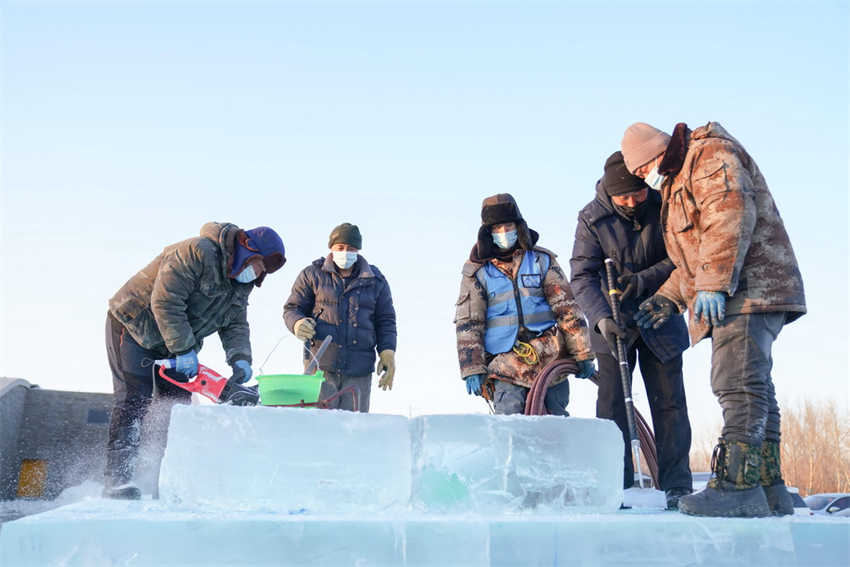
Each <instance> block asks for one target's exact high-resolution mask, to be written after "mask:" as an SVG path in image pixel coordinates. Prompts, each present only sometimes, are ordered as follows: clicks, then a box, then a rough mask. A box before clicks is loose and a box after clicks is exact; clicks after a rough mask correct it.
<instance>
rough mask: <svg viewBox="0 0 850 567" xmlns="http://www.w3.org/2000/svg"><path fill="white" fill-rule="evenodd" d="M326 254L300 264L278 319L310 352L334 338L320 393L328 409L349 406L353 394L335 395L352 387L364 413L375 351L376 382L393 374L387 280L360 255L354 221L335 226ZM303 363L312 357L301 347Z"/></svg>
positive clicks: (385, 384)
mask: <svg viewBox="0 0 850 567" xmlns="http://www.w3.org/2000/svg"><path fill="white" fill-rule="evenodd" d="M328 247H329V248H330V254H328V256H327V257H324V258H319V259H318V260H316V261H314V262H313V263H312V264H310V265H309V266H307V267H306V268H304V270H302V271H301V273H300V274H298V278H297V279H296V280H295V283H294V284H293V285H292V294H291V295H290V296H289V299H288V300H287V301H286V305H284V307H283V319H284V322H285V323H286V326H287V328H288V329H289V330H290V331H292V332H293V333H294V334H295V336H296V337H298V338H299V339H301V340H303V341H306V342H307V344H308V346H309V347H310V349H311V352H312V353H314V354H315V352H316V351H317V350H318V347H319V345H320V344H321V342H322V341H323V340H324V339H325V337H328V336H330V337H333V342H332V343H331V346H330V348H328V350H327V351H325V353H324V355H322V358H321V360H320V361H319V368H321V370H322V371H323V372H324V376H325V381H324V382H323V384H322V390H321V393H320V397H321V398H322V399H329V398H330V399H332V400H333V401H332V402H331V407H333V408H337V409H344V410H354V409H355V405H354V396H352V395H349V394H345V395H340V396H339V397H337V394H339V393H341V392H343V391H344V390H347V389H348V388H349V386H353V387H354V389H355V390H356V391H357V392H358V400H357V402H358V403H357V406H356V409H357V410H359V411H361V412H368V411H369V398H370V393H371V384H372V370H373V368H375V354H376V352H377V353H378V358H379V360H378V364H377V369H376V370H377V372H378V373H379V374H380V375H381V378H380V380H379V381H378V386H379V387H380V388H381V389H383V390H386V389H392V386H393V378H394V376H395V350H396V322H395V309H394V308H393V298H392V295H391V294H390V286H389V284H388V283H387V280H386V278H384V275H383V274H381V272H380V271H379V270H378V268H377V267H376V266H373V265H371V264H369V262H367V261H366V258H364V257H363V256H361V255H360V250H361V249H362V248H363V239H362V237H361V235H360V229H358V228H357V226H356V225H352V224H349V223H343V224H341V225H339V226H338V227H336V228H334V229H333V231H332V232H331V235H330V239H329V242H328ZM304 360H305V365H306V364H307V363H309V361H310V360H311V355H310V354H308V353H307V352H306V351H305V359H304Z"/></svg>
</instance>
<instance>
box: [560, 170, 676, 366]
mask: <svg viewBox="0 0 850 567" xmlns="http://www.w3.org/2000/svg"><path fill="white" fill-rule="evenodd" d="M660 213H661V195H660V194H659V193H658V192H657V191H651V190H650V191H649V194H648V196H647V203H646V207H645V209H644V211H643V213H642V215H641V216H640V217H639V219H638V221H637V222H635V221H633V220H632V219H628V218H626V217H624V216H622V215H621V214H620V213H618V212H617V210H616V209H615V208H614V205H613V204H612V203H611V197H609V196H608V194H607V193H606V192H605V187H604V186H603V184H602V181H601V180H600V181H599V182H598V183H597V184H596V198H595V199H594V200H593V201H591V202H590V203H589V204H588V205H587V206H586V207H584V208H583V209H582V210H581V212H580V213H579V215H578V224H577V225H576V237H575V243H574V244H573V257H572V258H571V259H570V270H571V278H570V287H571V288H572V290H573V293H574V294H575V297H576V301H578V304H579V305H580V306H581V308H582V310H583V311H584V314H585V316H586V317H587V321H588V324H589V326H590V329H591V331H590V340H591V343H592V344H593V350H594V352H604V353H610V352H611V351H610V348H609V347H608V343H607V342H606V341H605V339H604V338H603V337H602V335H600V334H599V333H598V332H597V331H595V330H594V329H596V325H597V324H598V323H599V321H601V320H602V319H604V318H605V317H612V318H613V315H612V313H611V305H610V304H609V303H608V281H607V278H606V276H605V265H604V262H605V258H611V259H612V260H614V265H615V266H617V270H618V272H620V273H622V271H623V270H628V271H630V272H631V273H633V274H639V275H640V278H641V280H642V281H643V283H644V287H645V289H644V291H643V293H642V294H641V295H640V296H637V297H634V296H632V297H629V298H627V299H626V301H624V302H622V303H621V305H620V311H621V313H622V317H623V321H625V322H626V324H627V326H628V327H630V328H633V329H635V330H634V331H633V332H634V333H637V332H639V333H640V335H641V337H642V338H643V341H644V343H646V345H647V346H648V347H649V348H650V349H651V350H652V352H653V353H654V354H655V356H657V357H658V358H659V359H660V360H661V361H663V362H667V361H669V360H671V359H673V358H674V357H676V356H678V355H679V354H681V353H682V352H683V351H684V350H685V349H687V348H688V329H687V327H686V326H685V320H684V318H682V316H681V315H677V316H674V317H671V318H670V320H669V321H668V322H667V323H666V324H665V325H663V326H662V327H661V328H660V329H657V330H655V329H638V328H637V325H636V324H635V322H634V314H635V313H636V312H637V308H638V305H640V303H641V302H642V301H643V300H644V299H646V298H648V297H649V296H651V295H652V294H654V293H655V292H656V291H657V290H658V288H659V287H660V286H661V284H662V283H664V281H665V280H666V279H667V277H668V276H669V275H670V272H672V271H673V262H672V261H670V259H669V258H668V257H667V250H666V249H665V248H664V235H663V231H662V228H661V220H660ZM618 275H619V274H618Z"/></svg>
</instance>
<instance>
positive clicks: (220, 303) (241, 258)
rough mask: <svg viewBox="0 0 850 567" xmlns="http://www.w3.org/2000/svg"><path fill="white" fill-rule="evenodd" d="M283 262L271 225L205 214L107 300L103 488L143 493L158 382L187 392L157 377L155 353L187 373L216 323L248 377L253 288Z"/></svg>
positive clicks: (171, 391)
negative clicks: (146, 434) (108, 382)
mask: <svg viewBox="0 0 850 567" xmlns="http://www.w3.org/2000/svg"><path fill="white" fill-rule="evenodd" d="M285 262H286V256H285V250H284V247H283V241H281V239H280V236H278V234H277V233H276V232H275V231H274V230H272V229H271V228H269V227H266V226H261V227H258V228H255V229H252V230H247V231H246V230H242V229H241V228H239V227H238V226H236V225H234V224H230V223H217V222H209V223H206V224H205V225H204V226H203V227H201V232H200V235H199V236H196V237H194V238H189V239H187V240H183V241H181V242H178V243H176V244H172V245H171V246H167V247H166V248H165V249H164V250H163V251H162V253H161V254H160V255H159V256H157V257H156V258H154V260H153V261H152V262H151V263H150V264H148V265H147V266H146V267H145V268H143V269H142V270H141V271H139V272H137V273H136V274H135V275H134V276H133V277H132V278H130V279H129V280H128V281H127V283H125V284H124V285H123V286H122V287H121V289H119V290H118V292H117V293H116V294H115V295H114V296H113V297H112V299H110V300H109V313H108V314H107V316H106V352H107V356H108V358H109V367H110V369H111V370H112V384H113V387H114V390H115V398H114V402H113V403H114V405H113V408H112V418H111V421H110V424H109V442H108V445H107V458H106V473H105V477H106V478H105V484H104V489H103V494H104V496H106V497H107V498H119V499H130V500H137V499H139V498H140V497H141V491H140V490H139V488H138V487H137V486H136V485H135V484H134V483H133V482H132V481H133V475H134V473H135V464H136V460H137V456H138V451H139V444H140V438H141V423H142V419H143V418H144V417H145V414H146V413H147V412H148V408H149V407H150V404H151V399H152V397H153V392H154V389H155V388H156V390H157V391H158V392H159V395H160V396H162V397H165V398H169V399H170V400H172V401H182V402H184V403H186V402H188V400H189V397H190V394H189V392H187V391H185V390H182V389H180V388H177V387H176V386H173V385H171V384H169V383H168V382H166V381H165V380H162V379H161V378H159V377H157V378H156V379H154V378H153V377H152V374H153V372H152V368H153V362H154V360H157V359H163V358H173V359H175V370H176V371H177V372H178V373H179V374H181V375H183V376H184V377H186V379H189V378H191V377H193V376H195V375H196V374H197V373H198V354H197V352H198V351H199V350H200V349H201V345H202V344H203V340H204V338H205V337H207V336H209V335H211V334H213V333H216V332H217V333H218V335H219V337H220V338H221V344H222V347H223V348H224V352H225V355H226V356H227V362H228V364H230V366H231V367H232V368H233V379H234V380H235V381H237V382H240V383H243V382H246V381H248V380H249V379H250V378H251V343H250V338H249V329H248V319H247V306H248V296H249V295H250V293H251V292H252V291H253V289H254V287H255V286H256V287H259V286H260V284H262V282H263V279H265V277H266V274H270V273H272V272H275V271H277V270H279V269H280V268H281V267H282V266H283V264H284V263H285ZM154 380H155V381H154Z"/></svg>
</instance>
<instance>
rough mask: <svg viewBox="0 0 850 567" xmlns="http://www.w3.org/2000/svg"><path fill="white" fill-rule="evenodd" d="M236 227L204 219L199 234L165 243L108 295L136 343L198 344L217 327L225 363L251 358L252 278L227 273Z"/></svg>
mask: <svg viewBox="0 0 850 567" xmlns="http://www.w3.org/2000/svg"><path fill="white" fill-rule="evenodd" d="M240 231H241V229H240V228H239V227H238V226H236V225H234V224H230V223H217V222H208V223H206V224H205V225H204V226H203V227H201V234H200V236H196V237H194V238H189V239H187V240H183V241H182V242H178V243H176V244H172V245H171V246H167V247H166V248H165V249H164V250H163V251H162V253H161V254H160V255H159V256H157V257H156V258H154V260H153V261H152V262H151V263H150V264H148V265H147V266H146V267H145V268H143V269H142V270H141V271H140V272H138V273H137V274H136V275H134V276H133V277H132V278H130V279H129V280H128V281H127V283H125V284H124V285H123V286H122V287H121V289H119V290H118V292H117V293H116V294H115V295H114V296H113V297H112V299H110V300H109V311H110V313H112V315H113V316H114V317H115V318H116V319H118V321H120V322H121V324H122V325H124V327H126V329H127V331H128V332H129V333H130V335H131V336H132V337H133V339H135V341H136V342H137V343H139V344H140V345H141V346H143V347H144V348H146V349H149V350H154V351H161V352H162V353H163V355H166V354H179V353H184V352H188V351H189V350H192V349H194V350H196V351H197V350H200V349H201V345H202V344H203V339H204V338H205V337H207V336H209V335H211V334H213V333H215V332H217V333H218V334H219V337H220V338H221V344H222V346H223V347H224V352H225V355H226V356H227V362H228V363H230V364H233V363H234V362H236V361H237V360H240V359H241V360H247V361H248V362H251V342H250V336H249V335H250V333H249V329H248V319H247V307H248V296H249V295H250V293H251V291H252V290H253V289H254V284H253V283H247V284H241V283H238V282H236V281H235V280H233V279H231V278H229V277H228V273H229V268H230V264H231V263H232V257H233V249H234V244H235V242H236V236H237V234H238V233H239V232H240ZM166 351H167V352H166Z"/></svg>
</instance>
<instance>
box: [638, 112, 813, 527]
mask: <svg viewBox="0 0 850 567" xmlns="http://www.w3.org/2000/svg"><path fill="white" fill-rule="evenodd" d="M622 149H623V156H624V158H625V162H626V166H627V167H628V168H629V170H630V171H631V172H632V173H634V174H635V175H637V176H639V177H642V178H644V179H645V180H646V182H647V184H648V185H649V186H650V187H652V188H653V189H656V190H658V191H660V192H661V197H662V209H661V218H662V222H663V223H664V241H665V244H666V246H667V253H668V254H669V256H670V259H671V260H672V261H673V264H674V265H675V269H674V270H673V271H672V272H671V274H670V277H669V278H668V279H667V281H666V282H664V284H663V285H662V286H661V287H660V288H659V290H658V292H657V293H656V294H655V295H654V296H652V297H651V298H649V299H648V300H646V301H645V302H644V303H642V304H641V306H640V310H641V311H640V312H639V314H638V315H637V319H638V324H639V325H641V326H644V327H647V326H651V327H656V326H660V325H662V324H664V322H665V321H666V320H667V319H668V318H669V317H670V316H671V315H672V314H673V313H676V312H679V313H681V312H684V310H685V309H687V310H688V312H689V330H690V336H691V342H692V344H696V343H697V342H699V341H700V340H702V339H703V338H705V337H707V336H711V339H712V359H711V360H712V368H711V387H712V390H713V391H714V394H715V395H716V396H717V398H718V401H719V402H720V406H721V408H722V409H723V421H724V424H723V431H722V436H721V438H720V439H719V442H718V445H717V447H716V448H715V455H714V458H713V459H712V461H713V466H712V473H713V475H712V479H711V480H710V481H709V483H708V486H707V487H706V489H705V490H703V491H702V492H699V493H697V494H693V495H689V496H684V497H682V498H681V499H680V501H679V509H680V510H681V511H682V512H685V513H687V514H693V515H702V516H765V515H769V514H771V513H773V514H777V515H785V514H791V513H793V504H792V501H791V497H790V495H789V494H788V491H787V490H786V488H785V483H784V481H783V480H782V474H781V470H780V463H779V440H780V439H779V434H780V421H779V407H778V405H777V403H776V394H775V391H774V385H773V380H772V378H771V375H770V371H771V367H772V364H773V360H772V357H771V349H772V345H773V342H774V341H775V340H776V338H777V336H778V335H779V332H780V331H781V330H782V327H783V326H784V325H785V324H787V323H790V322H791V321H794V320H796V319H797V318H799V317H800V316H801V315H803V314H804V313H805V312H806V301H805V296H804V293H803V279H802V276H801V275H800V270H799V268H798V267H797V260H796V258H795V257H794V251H793V250H792V248H791V242H790V240H789V238H788V234H787V233H786V231H785V226H784V224H783V223H782V219H781V218H780V216H779V211H778V210H777V208H776V204H775V203H774V201H773V197H772V196H771V194H770V191H769V190H768V187H767V183H766V182H765V179H764V177H763V176H762V174H761V172H760V171H759V168H758V166H757V165H756V163H755V161H753V159H752V157H750V155H749V154H748V153H747V151H746V150H745V149H744V147H743V146H742V145H741V144H740V143H739V142H738V141H737V140H736V139H735V138H733V137H732V136H731V135H730V134H729V133H728V132H727V131H726V130H725V129H724V128H723V127H722V126H720V124H718V123H716V122H709V123H708V124H706V125H705V126H702V127H700V128H697V129H696V130H693V131H692V130H690V129H689V128H688V127H687V125H685V124H682V123H680V124H677V125H676V127H675V129H674V131H673V135H672V136H669V135H668V134H666V133H665V132H662V131H660V130H658V129H656V128H654V127H652V126H650V125H648V124H644V123H636V124H633V125H631V126H629V128H628V129H627V130H626V132H625V135H624V137H623V142H622Z"/></svg>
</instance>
